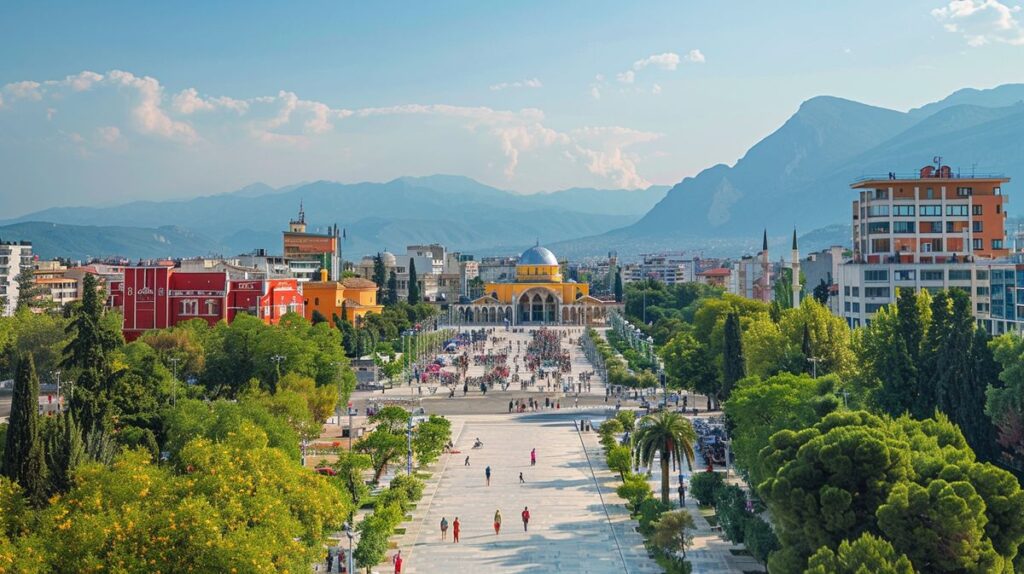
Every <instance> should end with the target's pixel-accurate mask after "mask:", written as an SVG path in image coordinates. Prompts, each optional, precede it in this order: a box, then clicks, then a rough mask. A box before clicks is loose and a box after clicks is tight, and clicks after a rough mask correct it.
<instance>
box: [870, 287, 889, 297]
mask: <svg viewBox="0 0 1024 574" xmlns="http://www.w3.org/2000/svg"><path fill="white" fill-rule="evenodd" d="M864 296H865V297H886V298H888V297H889V288H888V287H865V288H864Z"/></svg>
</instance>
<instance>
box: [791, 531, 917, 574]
mask: <svg viewBox="0 0 1024 574" xmlns="http://www.w3.org/2000/svg"><path fill="white" fill-rule="evenodd" d="M868 572H870V573H871V574H915V572H916V571H915V570H914V567H913V565H912V564H911V563H910V559H909V558H907V557H906V556H904V555H903V554H898V553H897V552H896V550H895V549H893V547H892V544H889V542H888V541H886V540H884V539H882V538H878V537H877V536H872V535H871V534H862V535H861V536H860V537H858V538H857V539H856V540H854V541H853V542H850V541H849V540H843V541H842V543H840V544H839V548H838V550H836V551H834V550H832V549H831V548H829V547H828V546H822V547H821V548H819V549H818V551H817V552H815V553H814V555H813V556H811V558H810V560H808V563H807V570H805V571H804V574H866V573H868Z"/></svg>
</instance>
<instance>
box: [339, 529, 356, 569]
mask: <svg viewBox="0 0 1024 574" xmlns="http://www.w3.org/2000/svg"><path fill="white" fill-rule="evenodd" d="M341 529H342V531H344V532H345V536H347V537H348V554H346V555H345V563H346V564H347V565H348V568H347V571H348V572H349V574H351V573H352V572H354V567H355V564H353V557H352V539H353V538H355V535H354V534H352V525H351V524H349V523H348V522H346V523H345V524H344V525H343V526H342V527H341Z"/></svg>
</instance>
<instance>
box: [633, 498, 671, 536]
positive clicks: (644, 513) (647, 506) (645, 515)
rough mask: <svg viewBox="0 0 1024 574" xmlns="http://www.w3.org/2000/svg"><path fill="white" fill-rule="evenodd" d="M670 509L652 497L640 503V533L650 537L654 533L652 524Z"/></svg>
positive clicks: (669, 506)
mask: <svg viewBox="0 0 1024 574" xmlns="http://www.w3.org/2000/svg"><path fill="white" fill-rule="evenodd" d="M671 509H672V505H670V504H665V503H663V502H662V501H660V500H658V499H657V498H654V497H653V496H652V497H651V498H647V499H645V500H644V501H643V502H641V503H640V507H639V513H640V519H639V522H640V533H641V534H643V535H644V536H645V537H647V536H650V535H651V533H652V532H653V531H654V523H655V522H657V521H658V520H659V519H660V518H661V515H662V514H664V513H666V512H668V511H669V510H671Z"/></svg>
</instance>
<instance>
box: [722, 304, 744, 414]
mask: <svg viewBox="0 0 1024 574" xmlns="http://www.w3.org/2000/svg"><path fill="white" fill-rule="evenodd" d="M741 336H742V333H741V332H740V316H739V314H738V313H729V314H728V315H727V316H726V318H725V329H724V331H723V345H722V388H721V390H720V391H719V393H718V399H719V401H726V400H728V399H729V395H730V394H731V393H732V389H733V387H735V386H736V383H737V381H739V380H740V379H742V378H743V377H744V376H745V373H746V366H745V365H744V363H743V341H742V338H741Z"/></svg>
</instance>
